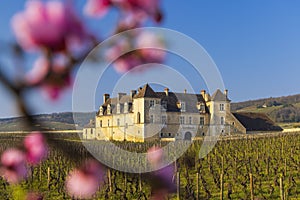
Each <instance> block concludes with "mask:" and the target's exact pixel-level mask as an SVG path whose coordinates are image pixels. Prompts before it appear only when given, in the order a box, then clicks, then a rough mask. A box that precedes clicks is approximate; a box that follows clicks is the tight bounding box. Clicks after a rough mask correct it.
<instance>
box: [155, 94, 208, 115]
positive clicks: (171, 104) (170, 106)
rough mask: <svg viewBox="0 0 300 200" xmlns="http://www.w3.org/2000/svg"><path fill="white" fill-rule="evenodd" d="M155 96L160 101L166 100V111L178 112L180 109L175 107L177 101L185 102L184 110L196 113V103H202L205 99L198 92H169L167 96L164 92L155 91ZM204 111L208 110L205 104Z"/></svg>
mask: <svg viewBox="0 0 300 200" xmlns="http://www.w3.org/2000/svg"><path fill="white" fill-rule="evenodd" d="M156 94H157V96H158V97H159V98H160V99H161V101H167V111H168V112H179V111H180V109H179V108H178V107H177V102H185V105H186V112H194V113H196V112H197V113H198V112H199V111H198V109H197V103H198V102H200V103H204V105H205V101H204V99H203V97H202V95H200V94H186V93H173V92H169V93H168V96H167V95H166V93H165V92H156ZM205 111H206V112H207V113H208V112H209V110H208V108H207V107H206V106H205Z"/></svg>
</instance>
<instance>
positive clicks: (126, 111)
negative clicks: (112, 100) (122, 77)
mask: <svg viewBox="0 0 300 200" xmlns="http://www.w3.org/2000/svg"><path fill="white" fill-rule="evenodd" d="M124 113H128V103H127V102H125V103H124Z"/></svg>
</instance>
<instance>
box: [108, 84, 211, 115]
mask: <svg viewBox="0 0 300 200" xmlns="http://www.w3.org/2000/svg"><path fill="white" fill-rule="evenodd" d="M142 97H149V98H158V99H161V102H163V101H166V102H167V110H166V111H167V112H180V109H179V108H178V107H177V103H178V102H185V106H186V111H185V112H190V113H199V110H198V109H197V104H198V103H203V104H204V105H205V113H209V109H208V107H207V106H206V104H205V101H204V99H203V97H202V95H201V94H188V93H173V92H169V93H168V95H166V93H165V92H154V91H153V89H152V88H151V87H150V86H149V85H148V84H146V85H145V86H144V87H143V88H140V89H139V91H138V93H137V94H136V95H134V96H133V98H142ZM125 102H127V103H128V107H129V112H131V111H132V97H131V96H130V95H123V96H122V97H121V99H118V97H115V98H109V99H108V100H107V101H106V102H105V103H104V104H103V105H102V107H103V113H104V114H107V106H108V105H110V106H111V112H112V114H115V113H116V111H117V104H118V103H120V112H121V113H123V111H124V104H125Z"/></svg>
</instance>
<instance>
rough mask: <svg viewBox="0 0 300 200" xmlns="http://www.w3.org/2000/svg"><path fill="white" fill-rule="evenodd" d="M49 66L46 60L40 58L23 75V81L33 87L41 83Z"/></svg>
mask: <svg viewBox="0 0 300 200" xmlns="http://www.w3.org/2000/svg"><path fill="white" fill-rule="evenodd" d="M49 68H50V65H49V62H48V61H47V59H45V58H43V57H40V58H38V59H37V60H36V61H35V62H34V64H33V67H32V69H31V70H30V71H29V72H28V73H27V74H25V81H26V83H28V84H29V85H35V84H37V83H39V82H41V81H42V80H43V79H44V78H45V77H46V75H47V73H48V71H49Z"/></svg>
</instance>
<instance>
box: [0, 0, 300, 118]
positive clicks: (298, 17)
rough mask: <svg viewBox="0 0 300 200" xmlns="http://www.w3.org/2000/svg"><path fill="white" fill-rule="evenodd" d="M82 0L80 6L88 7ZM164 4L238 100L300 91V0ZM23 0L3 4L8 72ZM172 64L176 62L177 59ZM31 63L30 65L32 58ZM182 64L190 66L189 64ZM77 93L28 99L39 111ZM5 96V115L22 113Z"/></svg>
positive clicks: (1, 40) (174, 25)
mask: <svg viewBox="0 0 300 200" xmlns="http://www.w3.org/2000/svg"><path fill="white" fill-rule="evenodd" d="M76 2H77V4H78V7H80V6H81V5H82V2H80V3H79V1H76ZM162 2H163V10H164V13H165V18H164V21H163V23H162V25H161V26H162V27H166V28H170V29H173V30H176V31H179V32H182V33H184V34H186V35H187V36H189V37H191V38H193V39H194V40H196V41H197V42H198V43H200V44H201V45H202V46H203V47H204V48H205V49H206V50H207V52H208V53H209V54H210V56H211V57H212V59H213V60H214V61H215V63H216V64H217V66H218V68H219V70H220V72H221V75H222V77H223V80H224V84H225V86H226V88H228V89H229V94H230V98H231V99H232V100H233V101H234V102H236V101H243V100H250V99H257V98H263V97H271V96H272V97H275V96H285V95H291V94H297V93H300V84H299V83H300V81H299V74H300V12H299V10H300V1H296V0H293V1H292V0H286V1H282V0H247V1H246V0H239V1H233V0H228V1H224V0H205V1H204V0H190V1H174V0H162ZM23 3H24V1H22V0H15V1H7V2H6V3H5V4H6V5H5V6H2V7H1V8H0V27H1V28H0V45H1V46H0V53H1V54H0V61H1V63H2V64H4V66H5V70H6V71H7V72H9V71H13V70H14V69H13V67H12V63H11V62H9V60H8V59H7V55H8V54H7V53H6V52H7V51H6V48H5V46H4V44H5V43H8V42H11V41H13V36H12V32H11V29H10V24H9V20H10V18H11V16H12V15H13V14H14V13H15V12H16V11H19V10H21V9H22V8H23ZM115 20H116V16H115V14H114V13H111V14H109V15H108V16H107V17H105V18H104V19H103V20H100V21H96V20H92V22H90V23H89V24H88V25H89V26H91V27H92V28H93V29H94V30H100V32H101V34H102V35H107V34H108V33H109V30H111V29H107V27H112V26H111V25H112V24H113V22H114V21H115ZM107 30H108V31H107ZM169 62H170V63H172V62H173V63H175V62H174V61H172V59H169ZM166 64H168V63H166ZM27 65H28V66H30V62H29V63H27ZM178 67H179V68H180V67H181V68H184V67H185V66H184V63H183V62H182V66H178ZM190 73H192V72H190ZM108 76H110V78H111V79H112V80H117V79H118V77H119V76H120V75H117V74H115V73H114V72H113V70H111V72H108ZM187 76H189V75H188V74H187ZM191 83H192V85H193V88H194V89H195V91H199V90H200V89H202V88H203V87H205V86H203V85H202V84H201V81H199V83H198V81H197V80H192V81H191ZM107 90H109V87H108V86H107V87H106V86H105V85H101V86H100V87H99V91H97V93H99V95H101V93H103V92H106V91H107ZM71 94H72V91H71V90H68V91H67V92H66V93H65V94H64V95H63V96H62V98H61V100H60V101H58V102H54V103H53V102H49V101H47V100H45V99H43V98H42V96H41V94H40V92H39V91H32V92H30V94H28V102H29V103H30V104H31V105H32V107H34V108H35V109H34V111H35V112H36V113H51V112H60V111H70V110H71V108H72V99H71ZM97 95H98V94H97ZM0 97H1V100H0V101H1V104H0V110H1V113H0V117H8V116H14V115H17V111H16V109H15V106H14V99H13V97H12V96H11V95H10V94H9V93H8V92H7V91H5V89H4V88H3V87H2V86H0ZM99 99H102V98H101V96H100V97H99ZM99 101H101V100H99ZM99 103H101V102H99ZM96 107H97V106H96Z"/></svg>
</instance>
